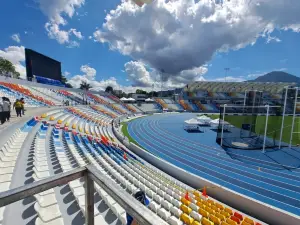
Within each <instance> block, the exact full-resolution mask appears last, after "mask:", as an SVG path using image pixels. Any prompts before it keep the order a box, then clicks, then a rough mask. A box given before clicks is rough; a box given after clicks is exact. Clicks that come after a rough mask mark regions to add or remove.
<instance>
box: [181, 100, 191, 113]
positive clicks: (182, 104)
mask: <svg viewBox="0 0 300 225" xmlns="http://www.w3.org/2000/svg"><path fill="white" fill-rule="evenodd" d="M179 103H180V105H181V106H182V108H184V109H185V110H190V111H192V108H191V107H190V106H189V105H188V104H187V103H186V102H185V101H184V100H182V99H181V100H179Z"/></svg>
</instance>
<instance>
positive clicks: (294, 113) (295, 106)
mask: <svg viewBox="0 0 300 225" xmlns="http://www.w3.org/2000/svg"><path fill="white" fill-rule="evenodd" d="M297 101H298V87H296V94H295V102H294V112H293V120H292V128H291V137H290V144H289V148H291V147H292V141H293V133H294V126H295V115H296V109H297Z"/></svg>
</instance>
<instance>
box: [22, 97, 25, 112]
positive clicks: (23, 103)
mask: <svg viewBox="0 0 300 225" xmlns="http://www.w3.org/2000/svg"><path fill="white" fill-rule="evenodd" d="M21 103H22V110H21V111H22V114H23V115H25V108H24V105H25V101H24V98H21Z"/></svg>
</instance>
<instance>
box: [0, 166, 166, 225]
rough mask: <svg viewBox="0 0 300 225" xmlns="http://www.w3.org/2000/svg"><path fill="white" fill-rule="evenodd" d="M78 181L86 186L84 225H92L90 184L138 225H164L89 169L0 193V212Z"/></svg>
mask: <svg viewBox="0 0 300 225" xmlns="http://www.w3.org/2000/svg"><path fill="white" fill-rule="evenodd" d="M81 177H84V178H85V184H86V185H85V193H86V195H85V201H86V203H85V207H86V209H85V212H86V215H85V224H87V225H94V182H96V183H97V184H98V185H99V186H100V187H101V188H103V190H104V191H106V192H107V193H108V194H109V195H110V196H111V197H112V198H113V199H114V200H115V201H116V202H117V203H118V204H119V205H120V206H121V207H123V208H124V209H126V212H127V213H128V214H129V215H131V216H132V217H133V218H134V219H135V220H136V221H137V222H138V223H139V224H145V225H151V224H153V221H155V224H156V225H160V224H166V223H165V222H164V221H163V220H162V219H161V218H159V217H158V216H157V215H155V214H154V213H152V212H151V211H150V210H148V209H147V208H145V207H143V206H142V205H141V204H139V203H138V201H137V200H135V198H133V197H132V196H131V195H129V194H128V193H127V192H126V191H124V190H123V189H121V188H120V187H119V186H118V185H116V184H115V183H114V182H113V181H112V180H109V179H107V177H106V176H105V175H104V174H102V173H101V172H100V171H99V170H97V169H96V168H95V167H94V166H91V165H88V166H86V167H82V168H78V169H74V170H72V171H69V172H65V173H60V174H58V175H55V176H52V177H49V178H46V179H43V180H40V181H36V182H34V183H32V184H28V185H25V186H22V187H19V188H15V189H11V190H9V191H6V192H2V193H0V208H1V207H3V206H6V205H8V204H12V203H14V202H17V201H19V200H22V199H24V198H27V197H30V196H33V195H36V194H38V193H41V192H44V191H46V190H49V189H51V188H54V187H57V186H60V185H64V184H67V183H69V182H71V181H73V180H76V179H79V178H81Z"/></svg>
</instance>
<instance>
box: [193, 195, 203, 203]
mask: <svg viewBox="0 0 300 225" xmlns="http://www.w3.org/2000/svg"><path fill="white" fill-rule="evenodd" d="M195 200H196V201H197V202H201V203H202V202H203V199H202V198H201V197H200V196H195Z"/></svg>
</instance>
